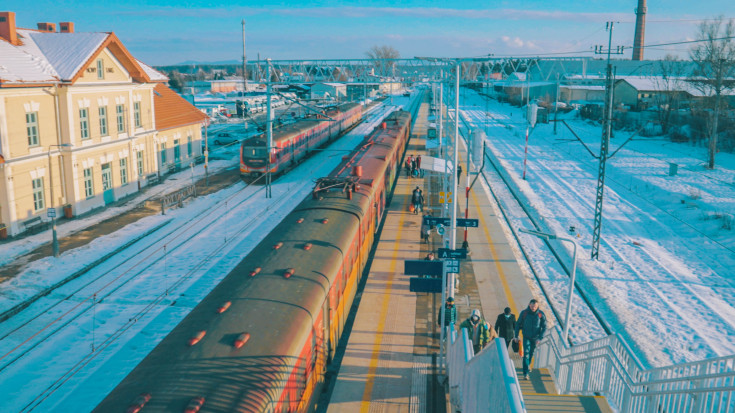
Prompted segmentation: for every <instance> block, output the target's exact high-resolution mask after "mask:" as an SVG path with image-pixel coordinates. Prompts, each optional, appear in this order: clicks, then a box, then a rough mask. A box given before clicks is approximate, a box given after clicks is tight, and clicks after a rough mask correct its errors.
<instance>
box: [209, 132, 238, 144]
mask: <svg viewBox="0 0 735 413" xmlns="http://www.w3.org/2000/svg"><path fill="white" fill-rule="evenodd" d="M239 140H240V139H239V138H238V137H237V136H235V135H233V134H231V133H229V132H220V133H218V134H216V135H214V144H215V145H227V144H230V143H234V142H238V141H239Z"/></svg>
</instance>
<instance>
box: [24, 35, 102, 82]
mask: <svg viewBox="0 0 735 413" xmlns="http://www.w3.org/2000/svg"><path fill="white" fill-rule="evenodd" d="M17 33H18V35H20V36H22V37H23V42H24V43H30V42H33V43H35V45H36V46H37V49H38V50H39V51H40V52H41V55H42V56H43V57H45V58H46V60H47V61H48V62H49V64H50V65H51V66H52V67H53V68H54V69H55V70H56V72H57V73H58V75H59V77H60V78H61V80H70V79H72V78H73V77H74V75H76V74H77V72H79V70H80V69H81V68H82V65H84V63H85V62H86V61H87V60H89V58H90V57H92V54H93V53H94V52H95V51H97V49H98V48H99V47H100V45H102V43H103V42H104V41H105V39H107V36H109V33H47V32H37V31H32V30H25V29H18V31H17ZM21 47H23V46H21Z"/></svg>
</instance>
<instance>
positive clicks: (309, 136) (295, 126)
mask: <svg viewBox="0 0 735 413" xmlns="http://www.w3.org/2000/svg"><path fill="white" fill-rule="evenodd" d="M361 119H362V105H360V104H359V103H345V104H342V105H340V106H337V107H334V108H332V109H330V110H327V111H326V112H325V115H319V116H318V117H317V118H313V119H304V120H300V121H298V122H295V123H292V124H289V125H284V126H282V127H280V128H278V129H277V130H274V131H273V147H272V148H271V153H270V171H271V173H274V174H277V173H280V172H283V171H284V170H285V169H288V168H289V167H291V166H293V165H295V164H296V163H298V162H300V161H301V160H303V159H304V158H305V157H307V156H309V153H310V151H312V150H314V149H316V148H319V147H321V146H322V145H324V144H325V143H327V142H329V141H331V140H332V139H334V138H336V137H338V136H339V135H340V134H341V133H342V132H344V131H346V130H348V129H350V128H351V127H353V126H354V125H356V124H357V123H359V122H360V120H361ZM267 142H268V141H267V136H266V134H265V133H262V134H260V135H258V136H254V137H252V138H248V139H246V140H244V141H243V142H242V144H241V145H240V174H241V175H244V176H248V175H249V176H259V175H262V174H264V173H265V172H266V168H267V167H268V158H267V156H266V154H267V152H268V149H267V148H266V146H267V144H268V143H267Z"/></svg>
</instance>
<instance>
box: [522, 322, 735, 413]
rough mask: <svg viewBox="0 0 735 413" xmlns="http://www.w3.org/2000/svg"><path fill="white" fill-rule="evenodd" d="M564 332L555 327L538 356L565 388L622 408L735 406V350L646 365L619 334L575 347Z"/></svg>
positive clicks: (726, 411) (726, 409) (729, 410)
mask: <svg viewBox="0 0 735 413" xmlns="http://www.w3.org/2000/svg"><path fill="white" fill-rule="evenodd" d="M561 335H562V333H561V330H560V328H559V327H558V326H557V327H556V328H554V329H553V330H552V332H551V334H549V336H550V337H549V338H548V339H547V340H544V341H542V342H541V343H540V344H539V351H538V353H537V354H538V357H537V359H536V366H537V367H539V368H548V369H549V370H550V371H551V376H552V378H553V379H554V382H555V384H556V385H557V389H558V390H559V392H560V393H563V394H581V395H597V394H602V395H604V396H605V397H606V398H607V400H608V402H609V403H610V404H611V406H613V407H614V408H616V409H617V410H619V411H621V412H634V413H637V412H654V411H655V412H723V413H733V412H735V356H728V357H718V358H716V359H709V360H703V361H698V362H688V363H682V364H677V365H673V366H668V367H659V368H654V369H648V370H644V369H642V368H641V367H640V364H639V361H638V359H637V358H636V357H635V356H634V355H633V354H632V352H631V351H630V348H629V347H628V346H627V345H626V344H625V342H623V341H622V340H621V339H620V338H619V337H618V336H617V335H615V334H613V335H610V336H607V337H603V338H601V339H599V340H595V341H592V342H589V343H585V344H582V345H579V346H575V347H568V346H567V345H566V344H565V343H564V341H563V340H562V337H561ZM626 360H628V361H629V362H628V363H626Z"/></svg>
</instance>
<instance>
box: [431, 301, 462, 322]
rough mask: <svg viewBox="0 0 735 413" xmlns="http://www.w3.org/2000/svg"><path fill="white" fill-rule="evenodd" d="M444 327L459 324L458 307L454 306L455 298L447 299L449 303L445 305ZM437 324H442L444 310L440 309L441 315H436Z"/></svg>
mask: <svg viewBox="0 0 735 413" xmlns="http://www.w3.org/2000/svg"><path fill="white" fill-rule="evenodd" d="M444 317H445V318H444V327H448V326H450V325H451V324H452V323H456V322H457V307H455V306H454V298H453V297H449V298H447V303H446V304H445V305H444ZM436 323H437V324H438V325H441V324H442V310H441V309H439V314H437V315H436Z"/></svg>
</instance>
